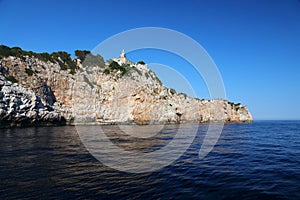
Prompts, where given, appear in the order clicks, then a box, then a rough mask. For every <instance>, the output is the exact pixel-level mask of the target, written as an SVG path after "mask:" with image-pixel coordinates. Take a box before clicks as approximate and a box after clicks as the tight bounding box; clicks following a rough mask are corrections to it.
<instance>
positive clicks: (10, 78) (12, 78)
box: [6, 75, 18, 83]
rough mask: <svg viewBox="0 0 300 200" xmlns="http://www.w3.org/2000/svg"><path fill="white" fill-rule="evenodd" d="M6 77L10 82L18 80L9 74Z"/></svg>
mask: <svg viewBox="0 0 300 200" xmlns="http://www.w3.org/2000/svg"><path fill="white" fill-rule="evenodd" d="M6 79H7V80H8V81H10V82H12V83H17V82H18V80H17V79H16V78H15V77H13V76H11V75H10V76H7V77H6Z"/></svg>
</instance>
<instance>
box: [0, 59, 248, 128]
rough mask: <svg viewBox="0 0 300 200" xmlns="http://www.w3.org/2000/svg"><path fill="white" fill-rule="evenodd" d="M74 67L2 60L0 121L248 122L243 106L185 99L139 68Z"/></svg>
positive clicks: (223, 101) (35, 60) (8, 122)
mask: <svg viewBox="0 0 300 200" xmlns="http://www.w3.org/2000/svg"><path fill="white" fill-rule="evenodd" d="M121 64H122V63H121ZM77 66H78V69H77V70H76V73H75V74H71V73H70V71H69V70H62V69H61V67H60V65H59V63H57V62H50V61H48V62H44V61H41V60H39V59H37V58H34V57H29V56H24V57H22V58H18V57H12V56H9V57H6V58H2V59H1V60H0V122H1V123H2V124H3V123H5V124H6V125H11V126H14V125H22V124H25V123H29V124H38V123H39V122H53V123H55V122H60V123H85V122H99V123H114V122H124V123H127V122H139V123H149V122H158V123H161V122H183V121H195V122H207V121H231V122H244V121H252V117H251V114H250V113H249V111H248V109H247V107H245V106H242V105H240V104H233V103H231V102H228V101H226V100H199V99H195V98H190V97H188V96H186V95H184V94H179V93H176V91H174V90H172V89H168V88H166V87H164V86H163V85H162V84H161V82H160V81H159V79H158V78H157V77H156V75H155V74H154V73H153V72H152V71H151V70H150V69H149V68H148V67H147V65H144V64H127V66H126V67H127V68H126V71H124V70H123V71H122V70H120V69H109V66H100V67H99V66H88V67H87V66H83V65H82V64H81V63H80V62H77ZM12 77H13V78H12ZM11 79H13V80H11ZM9 80H10V81H9ZM11 81H15V82H16V81H17V83H12V82H11Z"/></svg>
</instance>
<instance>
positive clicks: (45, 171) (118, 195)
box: [0, 121, 300, 199]
mask: <svg viewBox="0 0 300 200" xmlns="http://www.w3.org/2000/svg"><path fill="white" fill-rule="evenodd" d="M193 127H194V125H193ZM207 127H208V124H201V125H199V128H198V129H197V132H196V136H195V138H194V139H193V140H192V143H191V144H190V145H189V146H188V148H187V149H186V151H185V152H183V153H182V155H181V156H179V157H178V158H177V159H176V160H174V161H173V162H171V163H170V164H169V165H166V166H164V167H162V168H160V169H156V170H154V171H148V172H143V173H132V172H127V171H122V170H118V169H115V168H113V167H110V166H107V165H106V163H103V162H101V160H99V159H97V158H96V157H94V155H93V154H92V153H90V151H89V150H88V149H87V147H86V146H85V144H84V143H83V142H82V139H81V137H80V136H79V134H78V130H77V129H76V127H74V126H59V127H28V128H11V129H0V199H300V121H254V122H252V123H242V124H226V125H224V127H223V131H222V133H221V135H220V137H219V138H218V140H217V142H216V144H215V146H214V147H213V148H212V150H211V151H210V152H209V153H208V154H207V155H206V156H205V157H204V158H203V157H199V150H200V148H201V146H202V143H203V138H204V137H205V134H206V131H207ZM99 128H100V127H99ZM132 128H133V129H135V128H136V129H142V128H143V126H135V127H132ZM185 129H186V127H185ZM105 130H106V132H108V133H111V136H112V137H113V139H112V141H113V142H115V143H119V146H120V148H123V149H125V150H126V151H135V152H137V151H138V150H139V147H141V146H143V145H144V146H143V147H145V145H150V146H148V148H144V151H145V152H144V153H147V151H148V152H150V151H151V148H155V149H159V148H162V146H163V145H168V144H169V143H170V142H171V141H172V139H173V137H174V134H172V133H175V132H176V130H178V126H176V125H165V126H164V129H162V130H161V131H160V132H158V133H157V135H158V136H154V137H145V138H143V139H142V140H138V139H136V137H129V136H126V137H125V139H124V138H123V139H119V140H118V138H121V137H122V136H120V135H119V133H117V132H118V130H119V129H118V128H117V127H116V126H113V125H111V126H105ZM164 130H167V132H164ZM186 130H187V131H188V128H187V129H186ZM181 139H182V140H183V141H184V140H185V138H181ZM147 141H148V142H147ZM139 142H142V143H143V145H140V146H139V144H138V143H139ZM157 143H159V144H160V145H155V144H157ZM134 147H136V148H134ZM145 149H146V150H147V151H146V150H145Z"/></svg>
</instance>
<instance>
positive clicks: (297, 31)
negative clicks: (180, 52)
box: [0, 0, 300, 119]
mask: <svg viewBox="0 0 300 200" xmlns="http://www.w3.org/2000/svg"><path fill="white" fill-rule="evenodd" d="M147 26H151V27H164V28H170V29H173V30H176V31H179V32H182V33H184V34H186V35H188V36H190V37H191V38H193V39H195V40H196V41H197V42H199V43H200V44H201V45H202V46H203V47H204V48H205V49H206V51H207V52H208V53H209V54H210V56H211V57H212V59H213V60H214V62H215V63H216V65H217V66H218V68H219V71H220V73H221V75H222V78H223V81H224V85H225V89H226V93H227V98H228V100H230V101H234V102H241V103H242V104H244V105H247V106H248V107H249V110H250V111H251V112H252V114H253V116H254V119H300V1H299V0H234V1H232V0H174V1H173V0H172V1H171V0H148V1H142V0H123V1H120V0H105V1H101V0H99V1H87V0H86V1H79V0H66V1H64V0H52V1H47V0H45V1H41V0H35V1H33V0H26V1H22V0H19V1H16V0H0V43H1V44H4V45H7V46H10V47H12V46H19V47H21V48H23V49H25V50H32V51H36V52H52V51H58V50H63V51H67V52H69V53H72V52H73V51H74V50H76V49H88V50H92V49H93V48H94V47H95V46H96V45H97V44H99V43H100V42H102V41H103V40H105V39H107V38H108V37H110V36H112V35H114V34H117V33H119V32H122V31H125V30H128V29H133V28H138V27H147ZM120 50H121V49H120ZM116 56H118V55H116ZM128 57H129V58H130V59H132V60H133V61H138V60H144V61H145V62H147V63H150V62H154V63H155V62H156V63H162V64H164V65H168V66H172V67H173V68H174V69H176V70H177V71H179V72H180V73H182V74H184V76H185V78H186V79H187V80H189V81H190V84H191V85H192V86H193V88H196V90H197V91H196V96H198V97H199V98H202V97H204V98H209V94H208V93H207V89H206V88H205V84H204V83H203V81H202V80H201V77H200V78H198V77H196V76H194V75H193V74H194V73H193V71H191V70H190V67H189V66H188V65H189V63H186V61H185V60H181V59H179V58H175V56H174V55H169V54H168V53H166V52H159V51H154V50H146V51H143V52H132V53H129V54H128ZM170 58H172V59H170ZM106 59H108V58H106ZM160 73H161V72H160ZM159 76H160V77H161V79H162V81H163V82H164V83H165V84H166V85H167V86H169V87H173V88H175V89H178V90H184V89H182V88H180V85H176V81H174V80H172V78H171V77H170V76H168V75H166V74H159ZM195 77H196V78H195ZM183 92H187V93H189V92H188V91H183Z"/></svg>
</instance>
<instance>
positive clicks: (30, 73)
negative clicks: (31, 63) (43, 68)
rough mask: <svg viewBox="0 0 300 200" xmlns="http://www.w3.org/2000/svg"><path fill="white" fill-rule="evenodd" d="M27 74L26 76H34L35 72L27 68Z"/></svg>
mask: <svg viewBox="0 0 300 200" xmlns="http://www.w3.org/2000/svg"><path fill="white" fill-rule="evenodd" d="M25 72H26V74H28V76H32V75H33V73H34V72H33V71H32V70H31V69H29V68H25Z"/></svg>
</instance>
